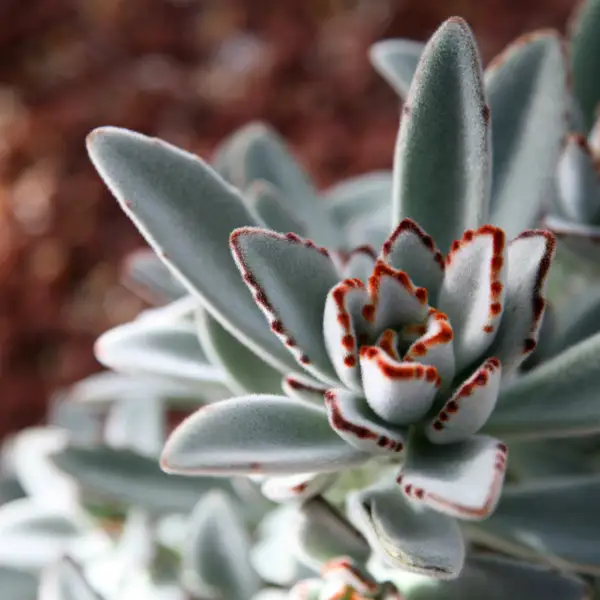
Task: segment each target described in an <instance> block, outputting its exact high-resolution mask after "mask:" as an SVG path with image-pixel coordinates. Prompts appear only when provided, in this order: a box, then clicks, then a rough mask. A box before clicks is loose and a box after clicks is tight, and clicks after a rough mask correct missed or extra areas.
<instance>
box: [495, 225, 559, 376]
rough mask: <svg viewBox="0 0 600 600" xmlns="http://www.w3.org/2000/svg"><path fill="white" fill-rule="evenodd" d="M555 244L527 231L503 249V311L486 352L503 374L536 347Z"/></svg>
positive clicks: (547, 236)
mask: <svg viewBox="0 0 600 600" xmlns="http://www.w3.org/2000/svg"><path fill="white" fill-rule="evenodd" d="M555 244H556V243H555V239H554V236H553V235H552V234H550V233H549V232H548V231H543V230H528V231H524V232H523V233H522V234H521V235H519V236H518V237H516V238H515V239H513V240H511V241H510V243H509V244H508V247H507V249H506V259H505V260H506V265H507V271H508V273H507V274H506V276H505V281H504V289H505V297H504V307H503V309H504V310H503V312H502V320H501V321H500V326H499V327H498V332H497V333H496V337H495V339H494V342H493V344H492V346H491V348H490V350H489V352H490V354H492V355H493V356H495V357H497V358H498V359H500V362H501V363H502V368H503V370H504V374H505V375H506V374H508V373H509V372H510V371H512V370H514V369H516V368H517V367H519V366H520V365H521V363H522V362H523V361H524V360H525V359H526V358H527V357H528V356H529V355H530V354H531V353H532V352H533V350H534V349H535V347H536V344H537V340H538V335H539V331H540V327H541V324H542V320H543V317H544V308H545V304H546V300H545V298H544V295H545V291H546V278H547V276H548V272H549V270H550V265H551V263H552V258H553V257H554V247H555Z"/></svg>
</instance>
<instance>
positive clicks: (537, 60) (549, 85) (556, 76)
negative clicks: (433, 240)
mask: <svg viewBox="0 0 600 600" xmlns="http://www.w3.org/2000/svg"><path fill="white" fill-rule="evenodd" d="M485 83H486V92H487V94H488V99H489V103H490V111H491V119H492V143H493V150H494V151H493V171H492V172H493V181H492V201H491V206H490V213H491V216H490V222H491V223H493V224H494V225H497V226H498V227H501V228H502V229H504V231H505V232H506V235H507V236H509V237H514V236H516V235H517V234H519V233H520V232H521V231H522V230H523V229H527V228H528V227H532V226H533V225H534V224H535V221H536V220H537V218H538V216H539V213H540V211H541V210H542V208H543V206H542V203H543V202H544V201H545V199H546V196H547V195H548V191H549V188H550V185H551V183H552V180H553V178H554V174H555V172H556V164H557V161H558V157H559V154H560V151H561V148H562V143H563V139H564V136H565V134H566V132H567V126H568V124H567V121H566V119H565V114H566V113H567V111H568V107H569V93H568V88H567V64H566V58H565V56H564V52H563V48H562V40H561V39H560V37H559V35H558V33H557V32H553V31H538V32H534V33H528V34H526V35H524V36H523V37H520V38H518V39H517V40H516V41H514V42H513V43H512V44H511V45H510V46H508V48H506V49H505V50H504V51H503V52H502V54H501V55H500V56H498V57H497V58H496V59H495V60H494V61H493V62H492V63H491V64H490V66H489V67H488V68H487V69H486V72H485Z"/></svg>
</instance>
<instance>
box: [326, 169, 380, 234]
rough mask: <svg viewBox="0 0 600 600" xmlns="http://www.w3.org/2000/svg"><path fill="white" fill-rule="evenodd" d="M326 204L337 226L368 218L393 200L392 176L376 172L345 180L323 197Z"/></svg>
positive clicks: (331, 188)
mask: <svg viewBox="0 0 600 600" xmlns="http://www.w3.org/2000/svg"><path fill="white" fill-rule="evenodd" d="M324 196H325V197H324V204H325V206H326V207H327V208H328V210H329V211H330V212H331V215H332V217H333V219H334V220H335V222H336V223H338V224H339V225H340V226H342V227H344V226H346V225H347V224H348V223H349V222H350V221H352V220H354V219H365V218H369V216H370V215H372V214H373V212H377V210H378V209H380V208H385V207H387V208H388V210H389V209H390V207H389V205H390V203H391V201H392V174H391V172H389V171H373V172H371V173H366V174H364V175H357V176H356V177H350V178H348V179H344V180H342V181H341V182H340V183H338V184H336V185H334V186H332V187H330V188H329V189H328V190H327V191H326V192H325V194H324Z"/></svg>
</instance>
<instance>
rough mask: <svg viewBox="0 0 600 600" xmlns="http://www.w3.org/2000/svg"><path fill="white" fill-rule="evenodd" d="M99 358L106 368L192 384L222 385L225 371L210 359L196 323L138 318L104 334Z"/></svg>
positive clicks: (99, 346) (96, 346)
mask: <svg viewBox="0 0 600 600" xmlns="http://www.w3.org/2000/svg"><path fill="white" fill-rule="evenodd" d="M95 354H96V358H97V359H98V360H99V361H100V362H101V363H102V364H103V365H104V366H106V367H109V368H111V369H114V370H115V371H119V372H122V373H130V374H133V375H140V374H141V375H159V376H162V377H168V378H171V379H176V380H178V379H179V380H182V381H185V382H187V383H188V384H195V385H201V384H205V383H208V384H211V383H212V384H221V385H222V383H223V381H224V374H223V372H222V371H221V370H220V369H219V368H217V367H214V366H213V365H210V364H208V363H207V362H206V357H205V356H204V352H202V348H201V347H200V342H199V341H198V335H197V332H196V328H195V326H194V324H193V323H190V324H187V323H168V324H161V323H155V322H154V321H153V320H151V319H145V318H144V319H137V320H135V321H132V322H130V323H126V324H125V325H119V326H117V327H115V328H113V329H110V330H109V331H107V332H106V333H104V334H103V335H101V336H100V337H99V338H98V340H97V341H96V345H95Z"/></svg>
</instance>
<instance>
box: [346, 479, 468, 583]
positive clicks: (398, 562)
mask: <svg viewBox="0 0 600 600" xmlns="http://www.w3.org/2000/svg"><path fill="white" fill-rule="evenodd" d="M348 514H349V516H350V518H351V520H352V522H353V523H354V525H356V527H357V528H358V529H359V530H360V531H361V533H362V534H363V535H364V536H365V537H366V538H367V540H368V541H369V544H370V545H371V548H373V549H374V550H375V551H376V552H377V553H378V554H379V555H380V556H382V557H384V559H385V561H386V562H387V563H389V564H390V565H391V566H394V567H399V568H401V569H404V570H407V571H412V572H415V573H422V574H424V575H427V576H429V577H435V578H439V579H453V578H455V577H457V576H458V574H459V573H460V570H461V568H462V566H463V562H464V557H465V547H464V542H463V539H462V535H461V533H460V529H459V528H458V525H457V523H456V521H455V520H454V519H452V518H450V517H448V516H446V515H443V514H441V513H439V512H435V511H432V510H429V509H428V508H425V507H423V506H419V505H417V504H415V503H412V502H410V501H408V500H406V498H404V496H403V495H402V494H401V493H400V491H399V490H398V489H397V488H387V487H384V486H382V485H379V486H376V487H372V488H369V489H367V490H363V491H361V492H354V493H352V494H351V495H349V496H348Z"/></svg>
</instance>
